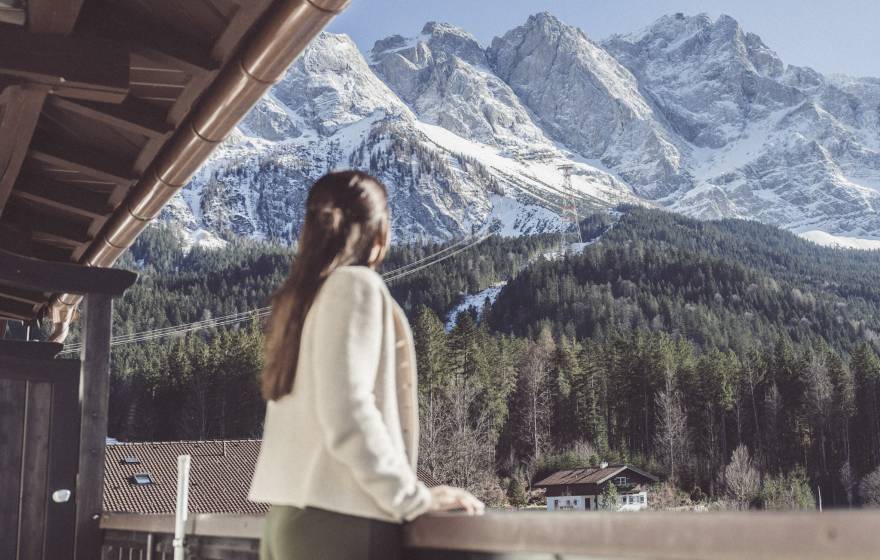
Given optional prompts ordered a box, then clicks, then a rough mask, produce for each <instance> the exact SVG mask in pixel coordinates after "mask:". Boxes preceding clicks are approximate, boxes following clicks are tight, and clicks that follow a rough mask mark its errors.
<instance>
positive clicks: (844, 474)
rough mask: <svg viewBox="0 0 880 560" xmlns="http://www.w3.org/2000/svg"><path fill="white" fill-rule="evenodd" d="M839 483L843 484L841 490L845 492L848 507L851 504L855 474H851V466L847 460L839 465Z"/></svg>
mask: <svg viewBox="0 0 880 560" xmlns="http://www.w3.org/2000/svg"><path fill="white" fill-rule="evenodd" d="M840 485H841V486H843V491H844V492H846V503H847V505H849V506H850V507H852V504H853V490H854V488H855V485H856V480H855V475H854V474H853V470H852V466H851V465H850V464H849V461H845V462H844V463H843V464H842V465H841V466H840Z"/></svg>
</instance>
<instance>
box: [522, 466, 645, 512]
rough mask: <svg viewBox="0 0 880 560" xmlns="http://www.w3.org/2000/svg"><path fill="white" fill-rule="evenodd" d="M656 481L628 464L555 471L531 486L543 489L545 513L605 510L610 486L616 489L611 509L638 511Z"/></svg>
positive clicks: (643, 507) (643, 505)
mask: <svg viewBox="0 0 880 560" xmlns="http://www.w3.org/2000/svg"><path fill="white" fill-rule="evenodd" d="M657 481H658V478H657V477H656V476H654V475H653V474H651V473H648V472H646V471H643V470H641V469H639V468H636V467H633V466H631V465H609V464H608V463H602V464H601V465H600V466H598V467H587V468H582V469H568V470H563V471H557V472H555V473H553V474H551V475H550V476H547V477H545V478H543V479H542V480H540V481H539V482H538V483H536V484H534V485H533V487H534V488H543V489H544V490H545V496H546V497H547V511H590V510H597V509H608V508H607V507H606V504H604V503H603V497H602V496H603V494H604V492H605V488H606V486H607V485H609V484H613V485H614V486H615V488H616V489H617V504H615V505H614V506H613V509H617V510H620V511H638V510H642V509H645V508H647V507H648V503H649V502H648V499H649V486H650V485H651V484H653V483H655V482H657Z"/></svg>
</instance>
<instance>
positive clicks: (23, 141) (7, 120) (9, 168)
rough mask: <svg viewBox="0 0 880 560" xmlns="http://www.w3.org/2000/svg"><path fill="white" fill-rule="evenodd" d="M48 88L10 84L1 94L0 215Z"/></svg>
mask: <svg viewBox="0 0 880 560" xmlns="http://www.w3.org/2000/svg"><path fill="white" fill-rule="evenodd" d="M47 91H48V88H46V87H34V86H9V87H7V88H6V89H4V90H3V92H2V93H0V108H2V109H3V110H2V112H0V113H2V117H0V214H2V213H3V208H4V207H5V206H6V201H7V200H9V195H10V193H11V192H12V186H13V185H14V184H15V180H16V179H17V178H18V173H19V171H21V164H22V162H23V161H24V158H25V155H27V149H28V145H29V144H30V141H31V137H32V136H33V134H34V130H35V129H36V127H37V121H38V120H39V118H40V111H41V110H42V109H43V103H44V101H45V99H46V93H47Z"/></svg>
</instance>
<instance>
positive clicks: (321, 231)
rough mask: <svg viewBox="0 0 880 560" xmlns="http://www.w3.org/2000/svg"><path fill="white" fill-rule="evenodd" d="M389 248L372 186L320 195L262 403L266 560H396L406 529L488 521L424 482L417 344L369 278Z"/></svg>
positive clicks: (362, 181)
mask: <svg viewBox="0 0 880 560" xmlns="http://www.w3.org/2000/svg"><path fill="white" fill-rule="evenodd" d="M388 245H389V216H388V202H387V195H386V191H385V187H384V186H383V185H382V184H381V183H380V182H379V181H378V180H376V179H374V178H373V177H370V176H369V175H366V174H364V173H359V172H357V171H344V172H338V173H330V174H328V175H325V176H324V177H322V178H320V179H319V180H318V181H317V182H316V183H315V184H314V185H313V186H312V188H311V190H310V191H309V196H308V200H307V202H306V217H305V222H304V224H303V227H302V233H301V235H300V240H299V251H298V254H297V257H296V259H295V261H294V263H293V266H292V267H291V271H290V276H289V277H288V278H287V280H286V281H285V283H284V285H283V286H282V287H281V288H280V289H279V291H278V293H277V294H276V295H275V299H274V304H273V309H274V311H273V315H272V319H271V322H270V325H269V334H268V338H267V341H266V366H265V369H264V371H263V377H262V390H263V396H264V397H265V398H266V400H267V401H268V405H267V410H266V422H265V426H264V435H263V445H262V449H261V451H260V457H259V459H258V461H257V467H256V471H255V473H254V479H253V482H252V484H251V491H250V496H249V497H250V499H251V500H254V501H257V502H265V503H269V504H271V505H272V507H271V508H270V510H269V512H268V514H267V515H266V521H265V530H264V534H263V542H262V546H261V552H260V557H261V558H262V559H263V560H293V559H296V560H298V559H308V560H324V559H327V560H330V559H336V558H345V559H352V560H356V559H373V558H382V559H393V558H397V554H398V548H399V539H400V527H401V525H400V524H401V523H402V522H404V521H409V520H411V519H414V518H415V517H417V516H419V515H421V514H422V513H424V512H426V511H432V510H433V511H443V510H454V509H461V510H464V511H466V512H468V513H471V514H474V513H482V511H483V504H482V503H481V502H480V501H479V500H477V499H476V498H475V497H473V496H472V495H471V494H469V493H468V492H466V491H464V490H461V489H457V488H450V487H445V486H444V487H440V488H432V489H428V488H426V487H425V485H424V484H422V483H421V482H419V480H418V479H417V478H416V474H415V464H416V450H417V449H418V407H417V402H416V390H415V382H416V372H415V359H416V358H415V353H414V347H413V343H412V334H411V332H410V329H409V325H408V323H407V321H406V317H405V316H404V314H403V311H402V310H401V309H400V307H399V306H398V305H397V304H396V303H395V302H394V300H393V299H392V298H391V294H390V293H389V292H388V288H387V287H386V286H385V284H384V282H383V281H382V277H381V276H379V274H377V273H376V271H375V269H376V268H377V267H378V266H379V265H380V264H381V263H382V260H383V259H384V257H385V254H386V253H387V251H388Z"/></svg>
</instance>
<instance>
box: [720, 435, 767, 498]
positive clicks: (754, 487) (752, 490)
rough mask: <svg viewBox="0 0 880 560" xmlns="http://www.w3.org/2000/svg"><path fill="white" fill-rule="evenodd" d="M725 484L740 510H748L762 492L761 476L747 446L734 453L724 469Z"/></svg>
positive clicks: (738, 448) (740, 447) (741, 445)
mask: <svg viewBox="0 0 880 560" xmlns="http://www.w3.org/2000/svg"><path fill="white" fill-rule="evenodd" d="M724 483H725V485H726V486H727V491H728V492H729V493H730V496H731V498H732V499H733V500H734V501H735V502H736V504H737V507H739V508H740V509H747V508H748V505H749V503H750V502H751V501H752V500H753V499H755V498H756V497H757V496H758V494H759V493H760V492H761V476H760V474H759V473H758V469H757V468H755V464H754V462H753V461H752V458H751V457H750V456H749V450H748V448H747V447H746V446H745V445H743V444H740V445H739V446H738V447H737V448H736V449H735V450H734V451H733V455H732V456H731V458H730V463H728V465H727V467H725V468H724Z"/></svg>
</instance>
